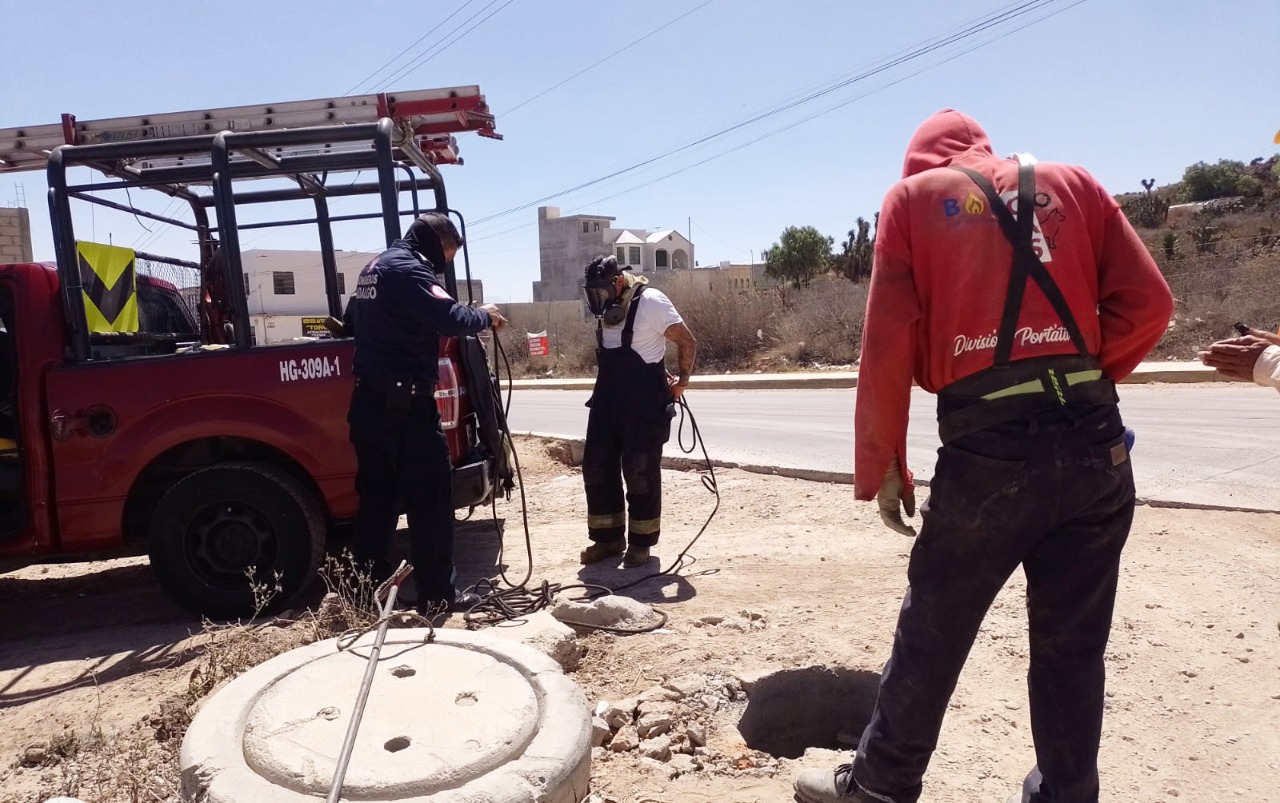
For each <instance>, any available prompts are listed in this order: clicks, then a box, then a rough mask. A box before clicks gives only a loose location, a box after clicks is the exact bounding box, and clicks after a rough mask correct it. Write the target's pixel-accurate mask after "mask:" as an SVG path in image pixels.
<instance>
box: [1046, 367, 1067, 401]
mask: <svg viewBox="0 0 1280 803" xmlns="http://www.w3.org/2000/svg"><path fill="white" fill-rule="evenodd" d="M1049 381H1050V382H1052V383H1053V392H1054V393H1055V394H1057V396H1058V404H1066V403H1067V400H1066V398H1065V397H1064V396H1063V395H1062V385H1060V384H1058V372H1057V371H1050V372H1049Z"/></svg>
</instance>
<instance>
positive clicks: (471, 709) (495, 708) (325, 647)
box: [182, 629, 591, 803]
mask: <svg viewBox="0 0 1280 803" xmlns="http://www.w3.org/2000/svg"><path fill="white" fill-rule="evenodd" d="M425 636H426V631H425V630H417V629H414V630H393V631H391V632H390V633H389V634H388V636H387V640H386V643H385V644H384V645H383V648H382V654H381V656H380V659H379V662H378V671H377V674H376V676H375V679H374V682H373V688H372V691H371V693H370V695H369V700H368V703H367V705H366V707H365V712H364V716H363V717H362V719H361V725H360V733H359V736H358V738H357V740H356V745H355V750H354V751H353V753H352V757H351V764H350V766H349V768H348V769H347V775H346V782H345V784H344V791H343V795H342V797H343V799H345V800H361V801H385V802H386V803H390V802H391V801H396V802H397V803H413V801H425V800H427V799H430V800H431V801H432V803H447V802H448V801H459V802H460V801H474V800H486V801H492V803H532V801H540V803H542V802H545V803H561V801H564V802H565V803H576V801H578V800H581V799H582V797H583V796H585V795H586V793H587V787H588V782H589V779H590V757H591V712H590V708H589V707H588V705H587V701H586V698H585V697H584V696H583V694H582V692H581V691H580V690H579V689H578V687H577V686H575V685H574V684H573V683H572V682H571V681H570V680H569V679H568V678H566V677H565V676H564V674H563V672H562V671H561V669H560V666H559V665H558V664H556V662H555V661H553V660H552V659H550V658H548V657H547V656H545V655H543V654H542V653H540V652H538V651H536V650H534V649H532V648H530V647H526V646H524V645H522V644H518V643H515V642H512V641H509V640H506V639H498V638H491V637H487V636H486V635H485V634H484V633H470V632H466V631H460V630H457V631H455V630H437V631H436V639H435V641H434V642H433V643H431V644H423V643H422V641H423V638H424V637H425ZM372 643H373V634H372V633H370V634H367V635H366V636H365V637H363V638H362V639H361V641H360V642H358V643H357V644H356V645H355V646H354V647H353V648H351V649H350V650H347V651H345V652H339V651H338V650H337V646H336V642H335V641H334V640H329V641H324V642H320V643H317V644H312V645H310V646H307V647H303V648H301V649H297V650H293V651H291V652H288V653H285V654H284V655H280V656H278V657H276V658H273V659H272V660H270V661H268V662H266V663H264V664H262V665H261V666H258V667H255V668H254V669H252V670H250V671H248V672H246V673H245V674H244V675H242V676H240V677H239V678H237V679H236V680H234V681H233V682H231V683H230V684H228V685H227V686H226V687H225V688H224V689H222V690H221V691H219V692H218V693H216V694H215V695H214V696H213V697H211V698H210V699H209V700H208V701H207V702H206V703H205V705H204V706H203V707H202V708H201V709H200V712H199V713H198V714H197V716H196V718H195V721H194V722H192V724H191V727H190V728H189V729H188V731H187V736H186V738H185V739H184V740H183V743H182V767H183V773H182V775H183V792H184V795H185V797H186V799H188V800H192V801H197V800H198V801H202V803H203V801H208V803H243V801H246V800H253V801H263V803H277V802H278V803H294V802H295V801H297V803H301V801H304V800H305V801H315V800H316V799H317V798H321V799H323V798H324V797H325V796H326V795H327V794H328V792H329V785H330V783H331V781H332V779H333V774H334V769H335V768H336V766H337V760H338V756H339V754H340V752H341V749H342V742H343V739H344V737H345V735H346V732H347V726H348V724H349V722H350V716H351V711H352V709H353V708H354V704H355V699H356V694H357V692H358V690H359V688H360V682H361V679H362V678H363V676H364V672H365V668H366V666H367V657H368V646H369V645H371V644H372Z"/></svg>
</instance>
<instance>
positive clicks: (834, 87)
mask: <svg viewBox="0 0 1280 803" xmlns="http://www.w3.org/2000/svg"><path fill="white" fill-rule="evenodd" d="M1059 1H1060V0H1035V2H1028V3H1023V4H1021V5H1019V6H1017V7H1015V8H1014V9H1012V10H1009V11H1004V12H999V13H997V14H995V15H988V16H987V17H985V18H983V19H981V20H980V21H978V22H977V23H976V24H973V25H970V26H968V27H967V28H965V29H963V30H961V31H960V32H958V33H954V34H950V35H948V36H945V37H943V38H941V39H936V38H935V39H933V40H926V41H925V43H923V44H921V45H918V46H916V47H915V48H913V49H911V50H909V51H908V52H907V53H905V54H903V55H900V56H897V57H895V58H890V59H889V60H887V61H882V62H881V63H879V64H877V65H876V66H873V67H871V68H870V69H867V70H863V71H860V72H858V73H856V74H854V75H852V76H850V77H846V78H844V79H842V80H839V81H837V82H836V83H834V84H830V85H828V86H825V87H823V88H822V89H819V90H817V91H814V92H811V93H809V94H807V95H805V96H803V97H801V98H798V99H795V100H792V101H789V102H786V103H783V104H782V105H780V106H776V107H774V108H772V109H769V110H767V111H765V112H761V113H760V114H757V115H755V116H753V117H750V118H748V119H747V120H744V121H741V122H738V123H734V124H732V125H729V126H727V127H725V128H721V129H720V130H718V131H715V132H714V133H711V134H707V135H705V136H703V137H700V138H698V139H695V140H692V141H690V142H687V143H685V144H683V145H680V146H679V147H676V148H673V149H671V150H668V151H667V152H665V153H661V154H659V155H657V156H653V157H651V158H648V159H644V160H642V161H640V162H636V163H634V164H632V165H630V166H627V167H624V168H621V169H618V170H614V171H612V172H610V173H608V174H606V175H603V176H600V177H598V178H595V179H591V180H588V181H584V182H582V183H579V184H577V185H575V186H573V187H569V188H567V189H564V190H560V191H559V192H555V193H551V194H549V195H545V196H542V197H541V198H537V199H535V200H532V201H529V202H527V203H524V204H520V205H518V206H515V207H512V208H510V209H506V210H503V211H502V212H498V213H495V214H492V215H489V216H487V217H483V218H480V219H479V220H476V221H474V222H473V223H472V225H473V226H477V225H481V224H483V223H486V222H489V221H492V220H497V219H499V218H502V217H507V216H509V215H512V214H515V213H517V212H522V211H524V210H526V209H530V208H532V207H534V206H538V205H539V204H542V203H545V202H547V201H550V200H554V199H555V198H559V197H560V196H562V195H568V194H570V193H573V192H577V191H579V190H583V189H586V188H588V187H592V186H595V185H596V184H601V183H603V182H606V181H609V180H610V179H614V178H617V177H619V176H622V175H626V174H628V173H632V172H634V171H636V170H639V169H640V168H643V167H647V166H648V165H651V164H653V163H655V162H658V161H661V160H663V159H666V158H669V157H671V156H674V155H676V154H678V153H681V152H683V151H686V150H689V149H691V148H694V147H697V146H699V145H702V144H705V143H707V142H710V141H711V140H714V139H718V138H720V137H723V136H725V135H726V134H730V133H733V132H735V131H738V130H740V129H742V128H745V127H747V126H750V125H754V124H756V123H759V122H762V121H764V120H766V119H768V118H770V117H773V116H776V115H778V114H781V113H783V112H785V111H788V110H790V109H793V108H796V107H797V106H800V105H803V104H807V103H811V102H812V101H814V100H817V99H819V98H822V97H825V96H826V95H829V94H831V93H832V92H835V91H838V90H840V89H843V88H845V87H848V86H850V85H852V84H854V83H857V82H859V81H864V80H866V79H868V78H872V77H874V76H876V75H879V74H880V73H883V72H885V71H887V70H889V69H892V68H893V67H896V66H900V65H902V64H905V63H907V62H909V61H914V60H916V59H918V58H922V57H924V56H927V55H929V54H930V53H933V52H935V51H937V50H940V49H942V48H943V47H946V46H948V45H951V44H955V43H956V42H960V41H963V40H964V39H968V38H971V37H973V36H976V35H978V34H980V33H982V32H984V31H986V30H988V29H990V28H991V27H994V26H996V25H1000V24H1003V23H1005V22H1008V21H1010V20H1013V19H1016V18H1017V17H1020V16H1023V15H1024V14H1027V13H1030V12H1031V11H1035V10H1038V9H1041V8H1045V7H1047V6H1050V5H1052V4H1054V3H1056V2H1059ZM1079 2H1085V0H1079ZM1076 4H1077V5H1078V3H1076Z"/></svg>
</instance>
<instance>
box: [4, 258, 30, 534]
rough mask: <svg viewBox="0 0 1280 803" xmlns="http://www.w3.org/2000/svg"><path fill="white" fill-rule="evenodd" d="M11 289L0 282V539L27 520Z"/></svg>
mask: <svg viewBox="0 0 1280 803" xmlns="http://www.w3.org/2000/svg"><path fill="white" fill-rule="evenodd" d="M15 323H16V322H15V320H14V315H13V291H12V288H11V286H10V285H9V284H8V283H7V282H5V283H3V284H0V541H4V540H9V539H16V538H17V537H18V536H20V535H21V534H22V532H23V529H24V526H25V525H26V520H27V504H26V495H25V493H24V484H23V477H24V474H25V472H24V471H23V467H22V452H23V450H22V449H21V448H20V446H21V444H20V441H21V438H20V437H19V429H18V351H17V343H16V341H15V339H14V333H15V330H14V324H15Z"/></svg>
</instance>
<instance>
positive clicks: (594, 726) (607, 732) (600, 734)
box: [591, 717, 613, 747]
mask: <svg viewBox="0 0 1280 803" xmlns="http://www.w3.org/2000/svg"><path fill="white" fill-rule="evenodd" d="M612 735H613V729H612V728H610V727H609V723H608V722H605V721H604V720H603V719H601V718H600V717H592V718H591V746H592V747H599V746H601V745H602V744H604V743H605V742H607V741H609V737H610V736H612Z"/></svg>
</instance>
